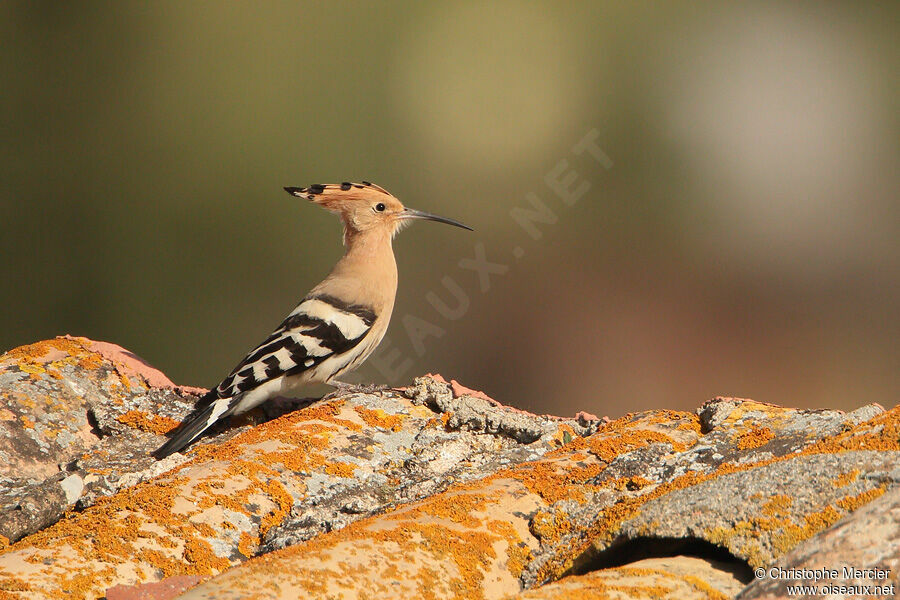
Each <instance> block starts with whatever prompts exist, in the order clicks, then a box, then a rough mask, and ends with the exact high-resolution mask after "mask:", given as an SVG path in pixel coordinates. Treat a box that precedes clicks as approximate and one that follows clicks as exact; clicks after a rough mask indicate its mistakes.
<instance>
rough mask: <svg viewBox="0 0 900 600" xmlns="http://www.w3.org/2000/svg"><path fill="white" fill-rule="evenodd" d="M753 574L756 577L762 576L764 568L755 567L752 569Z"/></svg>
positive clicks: (764, 573)
mask: <svg viewBox="0 0 900 600" xmlns="http://www.w3.org/2000/svg"><path fill="white" fill-rule="evenodd" d="M753 576H754V577H756V578H757V579H762V578H763V577H765V576H766V570H765V569H763V568H762V567H757V568H756V569H754V570H753Z"/></svg>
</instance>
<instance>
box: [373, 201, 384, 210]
mask: <svg viewBox="0 0 900 600" xmlns="http://www.w3.org/2000/svg"><path fill="white" fill-rule="evenodd" d="M384 209H385V206H384V203H383V202H379V203H378V204H376V205H375V210H377V211H378V212H384Z"/></svg>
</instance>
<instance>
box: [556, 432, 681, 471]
mask: <svg viewBox="0 0 900 600" xmlns="http://www.w3.org/2000/svg"><path fill="white" fill-rule="evenodd" d="M655 443H662V444H671V446H672V449H673V450H674V451H675V452H683V451H684V450H686V449H687V448H686V447H685V445H684V444H683V443H681V442H678V441H677V440H675V439H673V438H672V437H670V436H668V435H666V434H664V433H660V432H659V431H652V430H645V429H637V430H624V431H619V432H617V434H616V435H614V436H597V435H593V436H591V437H590V438H588V440H587V446H588V448H589V449H590V451H591V452H592V453H593V454H594V455H595V456H597V457H598V458H600V459H601V460H602V461H603V462H607V463H608V462H612V460H613V459H614V458H616V457H617V456H619V455H620V454H625V453H626V452H631V451H633V450H637V449H638V448H643V447H645V446H649V445H650V444H655ZM555 452H559V450H556V451H555Z"/></svg>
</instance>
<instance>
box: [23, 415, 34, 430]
mask: <svg viewBox="0 0 900 600" xmlns="http://www.w3.org/2000/svg"><path fill="white" fill-rule="evenodd" d="M22 426H23V427H24V428H25V429H34V419H32V418H31V417H29V416H28V415H22Z"/></svg>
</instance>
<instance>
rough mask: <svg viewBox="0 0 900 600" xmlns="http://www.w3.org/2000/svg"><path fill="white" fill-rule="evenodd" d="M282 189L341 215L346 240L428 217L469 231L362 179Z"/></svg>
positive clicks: (392, 230) (389, 231) (390, 230)
mask: <svg viewBox="0 0 900 600" xmlns="http://www.w3.org/2000/svg"><path fill="white" fill-rule="evenodd" d="M284 189H285V191H286V192H287V193H289V194H291V195H293V196H297V197H299V198H306V199H307V200H311V201H313V202H315V203H316V204H318V205H319V206H321V207H323V208H325V209H327V210H330V211H331V212H334V213H337V214H339V215H341V220H342V221H343V222H344V239H345V241H346V240H348V239H349V238H351V237H353V236H354V235H355V234H357V233H363V232H368V231H381V232H385V233H387V234H389V235H390V236H393V235H395V234H396V233H397V232H398V231H400V229H402V228H403V227H404V226H405V225H407V224H409V223H410V222H411V221H412V220H413V219H427V220H429V221H437V222H439V223H447V224H449V225H455V226H457V227H462V228H463V229H468V230H469V231H472V228H471V227H469V226H467V225H463V224H462V223H460V222H459V221H454V220H453V219H448V218H446V217H439V216H438V215H433V214H431V213H427V212H422V211H420V210H413V209H411V208H406V207H405V206H403V204H402V203H401V202H400V201H399V200H397V198H395V197H394V196H392V195H391V194H390V193H389V192H388V191H387V190H385V189H384V188H382V187H380V186H377V185H375V184H374V183H369V182H368V181H364V182H362V183H349V182H346V181H345V182H344V183H337V184H328V185H321V184H313V185H311V186H309V187H305V188H297V187H286V188H284Z"/></svg>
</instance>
